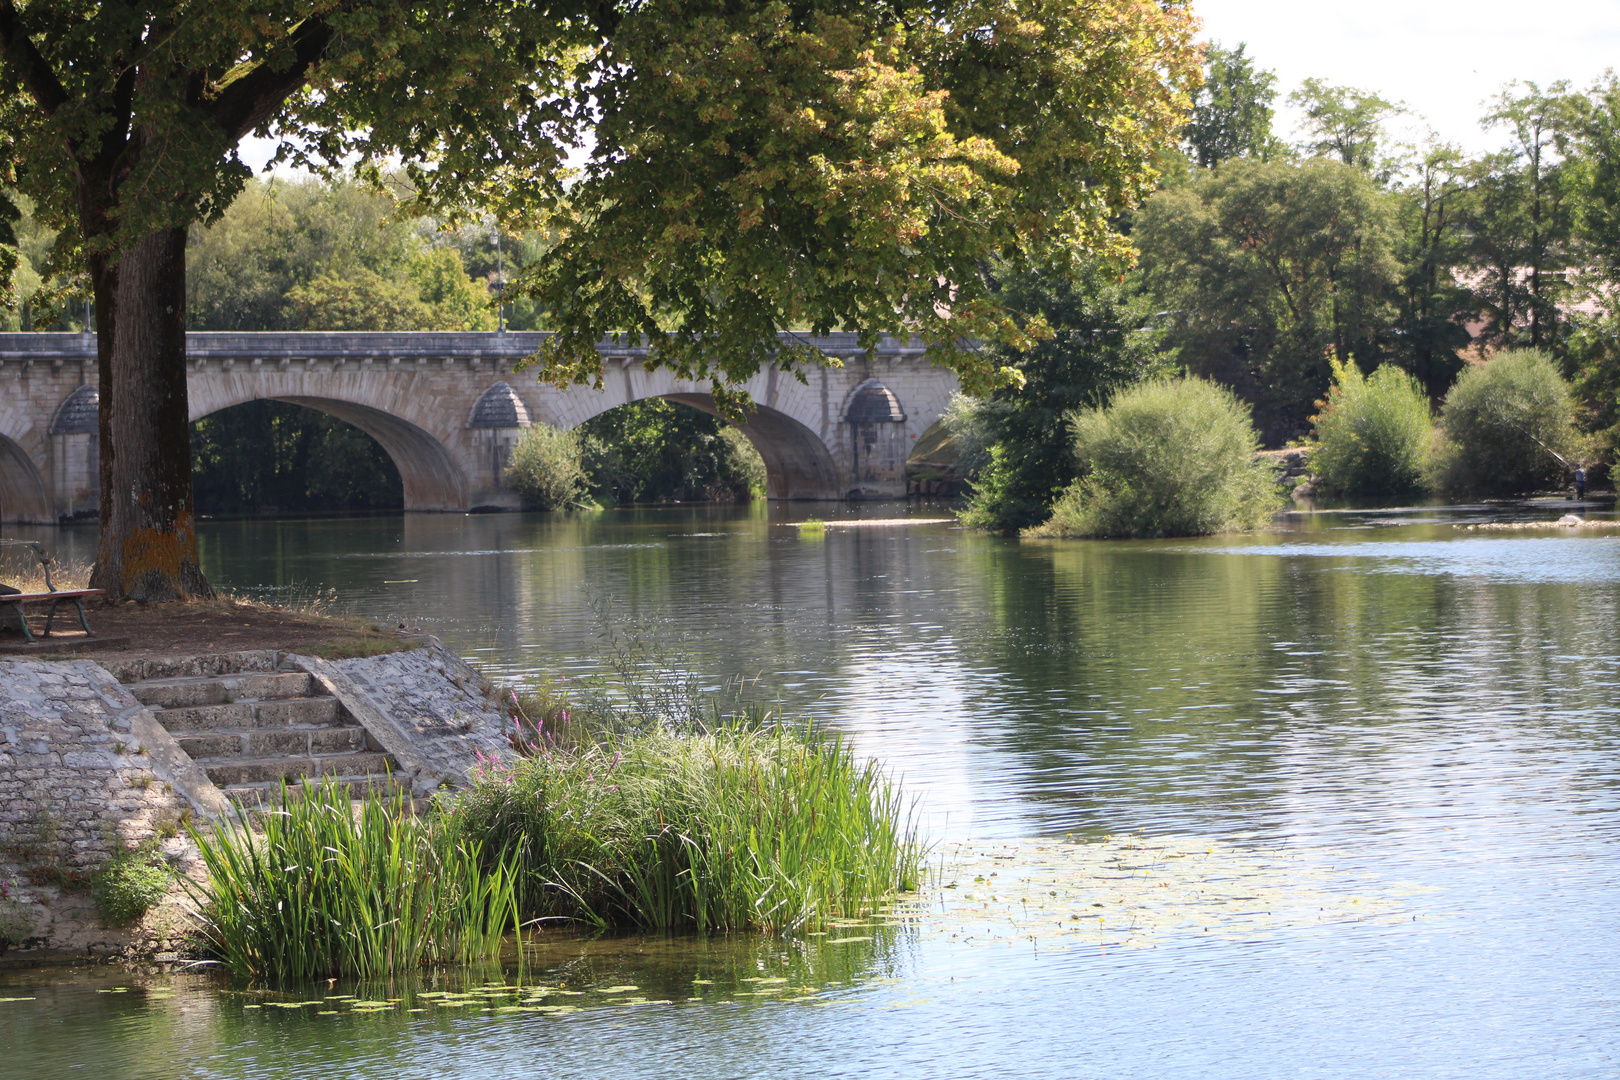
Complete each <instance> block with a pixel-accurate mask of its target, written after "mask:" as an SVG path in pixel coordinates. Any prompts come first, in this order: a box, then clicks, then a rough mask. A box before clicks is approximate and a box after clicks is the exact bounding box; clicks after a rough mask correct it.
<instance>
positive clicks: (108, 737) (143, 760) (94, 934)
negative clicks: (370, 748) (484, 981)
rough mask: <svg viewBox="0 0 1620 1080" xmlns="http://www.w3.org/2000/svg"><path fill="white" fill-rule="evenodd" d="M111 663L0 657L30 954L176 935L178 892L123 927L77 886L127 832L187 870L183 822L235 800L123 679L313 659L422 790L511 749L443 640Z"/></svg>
mask: <svg viewBox="0 0 1620 1080" xmlns="http://www.w3.org/2000/svg"><path fill="white" fill-rule="evenodd" d="M109 667H110V668H111V669H112V670H108V667H103V666H102V665H100V664H98V663H96V662H95V661H94V660H89V659H82V660H19V659H0V938H4V936H5V935H6V934H7V933H14V932H15V928H16V927H17V926H19V925H24V926H26V927H27V928H28V929H27V934H26V935H25V936H26V937H27V938H28V939H29V944H31V945H32V946H34V947H35V950H34V951H35V952H36V953H37V952H40V951H41V950H43V951H44V952H46V953H47V954H48V953H55V954H58V955H60V954H64V953H65V954H68V955H79V956H83V955H86V954H90V955H117V954H119V953H128V952H129V951H130V950H132V949H134V950H136V951H142V952H146V953H151V952H153V951H159V950H161V949H164V948H168V947H170V946H171V944H172V942H173V941H174V940H176V939H177V938H178V937H179V936H181V935H182V934H183V932H184V929H185V921H186V913H185V910H184V909H185V908H186V903H185V901H184V899H183V897H182V896H181V895H180V894H179V893H178V891H177V893H176V895H175V896H174V897H171V900H170V902H168V903H166V904H165V905H164V907H163V908H162V909H160V910H159V911H157V912H155V913H154V914H153V915H149V916H148V917H147V918H146V919H143V920H142V922H141V923H140V924H138V925H137V926H136V927H135V928H131V929H125V930H117V929H109V928H104V927H99V926H97V925H96V923H95V913H94V909H93V906H92V905H91V904H90V900H89V896H88V894H87V893H86V892H85V891H84V884H85V882H86V881H87V880H88V878H89V876H90V875H91V874H93V873H94V872H95V871H96V870H97V869H99V868H100V867H101V866H102V865H103V864H105V863H106V861H107V859H108V858H109V857H110V856H112V855H113V854H114V853H115V851H116V850H117V849H118V848H119V847H120V846H122V847H126V848H127V847H132V846H134V845H137V844H139V843H141V842H142V841H146V840H149V839H151V838H153V837H156V838H157V840H158V841H159V843H160V846H161V848H162V850H163V851H164V853H165V854H166V855H168V856H169V857H170V859H171V861H173V862H174V863H175V864H176V866H177V868H178V869H179V870H180V871H181V872H182V873H196V872H197V871H198V866H197V852H196V849H195V848H194V847H193V846H192V845H191V843H190V841H189V840H188V839H187V838H186V837H185V835H184V831H183V828H182V826H183V824H184V822H185V821H186V820H188V819H193V818H194V819H198V820H202V819H207V818H213V817H217V816H219V815H221V814H224V813H228V812H230V811H231V807H230V804H229V803H228V802H227V801H226V799H225V797H224V796H223V795H222V794H221V793H220V791H219V789H218V788H216V787H215V786H214V784H213V783H212V782H210V781H209V779H208V777H207V775H206V774H205V773H204V772H203V770H202V768H201V767H200V766H198V765H197V764H196V763H195V762H194V761H192V759H191V758H190V757H189V756H188V755H187V754H186V753H185V751H184V750H182V749H181V748H180V745H179V744H178V743H177V742H176V741H175V740H174V738H173V737H172V736H170V735H169V733H168V732H167V731H166V730H164V729H163V727H162V726H161V725H160V724H159V723H158V722H157V720H156V719H155V718H154V717H153V715H152V713H151V712H150V711H149V710H148V709H146V708H145V707H144V706H142V705H141V704H140V703H139V702H138V701H136V700H135V699H134V697H132V696H131V695H130V693H129V692H128V690H126V689H125V688H124V687H123V686H122V685H121V684H120V682H119V679H127V680H130V681H139V680H142V679H151V678H177V677H187V676H192V677H196V676H215V675H222V674H229V673H235V672H242V671H277V670H282V671H286V670H290V669H300V670H304V671H308V672H309V673H310V674H312V675H314V676H315V677H316V678H317V679H318V680H320V682H321V683H322V685H324V686H325V687H326V689H327V691H328V693H331V694H333V695H334V696H335V697H337V698H338V699H339V701H340V702H341V703H342V704H343V706H344V707H345V708H346V709H348V711H349V713H350V715H352V716H353V717H354V718H355V719H356V720H357V721H359V722H360V723H361V724H362V725H363V726H364V727H365V728H366V730H367V732H368V733H369V734H370V735H371V737H372V738H374V739H376V741H377V742H378V743H379V744H381V745H382V747H383V748H384V749H386V750H388V751H389V752H390V753H392V754H393V755H394V758H395V760H397V761H398V762H399V764H400V767H401V770H402V775H401V776H400V777H399V778H400V779H402V780H403V779H406V778H407V777H408V778H409V782H410V786H411V788H412V790H413V793H414V794H416V795H425V794H427V793H429V792H431V791H434V790H436V789H439V788H444V787H459V786H462V785H464V784H466V783H468V782H469V780H470V779H471V773H472V771H473V769H474V768H475V767H476V766H477V764H478V760H479V757H480V756H483V757H486V758H488V757H507V756H509V755H510V754H511V753H512V750H511V747H510V744H509V742H508V740H507V738H506V732H505V724H506V723H507V719H506V715H505V710H504V709H503V708H502V707H501V704H500V702H499V701H498V700H497V699H496V697H495V691H494V688H493V687H492V686H491V685H490V683H489V682H488V680H486V679H485V678H484V677H483V676H481V675H479V674H478V672H476V671H475V670H473V668H472V667H470V666H469V665H468V664H467V663H466V662H465V661H463V660H462V659H461V658H460V657H458V656H456V655H455V654H454V653H453V652H451V651H450V650H449V649H447V648H446V647H445V646H444V644H443V643H442V642H440V641H439V640H438V639H436V638H428V639H426V642H425V644H424V646H423V647H421V648H418V649H412V650H410V651H408V652H399V653H389V654H385V655H382V656H373V657H363V658H356V659H349V660H321V659H318V658H316V657H308V656H295V655H291V654H286V653H276V652H250V653H239V654H223V655H218V656H199V657H190V658H185V659H180V660H175V659H168V658H164V659H161V660H151V661H146V660H133V661H120V662H116V663H112V664H109ZM115 676H116V677H115ZM4 951H5V943H4V941H3V940H0V952H4Z"/></svg>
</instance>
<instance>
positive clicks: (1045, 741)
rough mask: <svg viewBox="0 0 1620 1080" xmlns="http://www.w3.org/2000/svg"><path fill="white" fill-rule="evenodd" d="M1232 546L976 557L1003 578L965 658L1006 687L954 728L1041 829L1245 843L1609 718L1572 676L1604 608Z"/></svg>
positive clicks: (1558, 596)
mask: <svg viewBox="0 0 1620 1080" xmlns="http://www.w3.org/2000/svg"><path fill="white" fill-rule="evenodd" d="M1234 543H1236V544H1247V543H1249V541H1235V542H1234V541H1231V540H1215V541H1209V542H1203V543H1199V544H1182V545H1175V546H1174V547H1169V546H1166V545H1133V544H1102V543H1076V544H1059V545H1052V546H1049V547H1036V546H1034V545H1024V546H1023V547H1021V548H1020V549H1018V550H1017V551H1016V552H1015V553H1008V552H999V553H990V554H989V555H988V556H987V558H988V560H989V562H990V563H992V564H994V563H996V562H1000V563H1002V564H1003V565H1000V566H996V565H987V566H986V568H985V570H984V572H983V573H982V574H981V575H980V576H981V577H982V578H983V580H984V581H986V582H987V588H988V590H989V598H988V599H989V602H988V603H987V604H986V609H987V611H988V612H989V613H990V614H991V615H992V618H993V622H994V625H995V630H994V632H992V633H989V634H986V635H984V636H983V637H981V638H980V639H979V640H978V641H977V642H976V643H975V644H974V645H973V646H971V647H970V646H966V645H964V648H965V649H966V650H967V651H968V652H970V653H971V654H973V655H976V656H978V657H980V658H981V659H982V661H983V662H985V663H987V664H989V665H992V666H994V667H997V668H999V669H1000V670H1001V671H1002V672H1003V673H1004V680H1003V681H1002V682H1000V683H998V684H996V685H995V688H994V690H993V691H992V692H991V693H992V694H993V698H992V699H986V700H978V701H975V700H971V699H970V701H969V703H968V708H969V709H981V710H983V713H984V714H985V715H990V716H994V717H996V722H995V723H991V724H986V725H984V727H983V728H982V731H981V735H980V737H981V738H982V739H984V740H986V741H989V742H991V743H995V744H999V745H1001V746H1003V747H1005V748H1006V749H1009V750H1014V751H1016V752H1017V753H1019V754H1021V755H1022V764H1021V770H1022V772H1023V781H1022V792H1023V794H1024V795H1025V796H1026V797H1028V798H1030V799H1032V800H1034V801H1036V802H1038V803H1041V804H1044V805H1045V806H1046V807H1047V808H1048V810H1047V814H1046V817H1047V820H1049V821H1050V822H1051V823H1052V827H1054V828H1076V827H1080V828H1083V827H1086V826H1087V825H1088V824H1089V825H1092V826H1094V827H1095V828H1096V829H1097V830H1098V831H1108V830H1111V829H1119V828H1123V827H1131V826H1133V825H1137V824H1143V823H1152V822H1155V821H1158V820H1161V819H1162V818H1163V817H1165V816H1169V817H1175V816H1176V815H1177V814H1182V813H1185V812H1192V813H1194V814H1196V815H1199V816H1200V817H1201V818H1202V819H1203V820H1205V821H1209V820H1212V819H1214V820H1222V819H1224V820H1227V821H1229V822H1231V823H1233V824H1234V825H1240V824H1245V823H1246V824H1249V825H1255V824H1258V823H1260V822H1262V821H1265V820H1267V817H1268V814H1269V813H1270V812H1271V811H1272V810H1275V809H1277V808H1279V807H1281V806H1284V805H1286V804H1289V803H1293V802H1296V801H1298V800H1299V799H1300V798H1301V797H1302V793H1305V792H1308V791H1312V790H1314V791H1317V792H1318V793H1320V792H1321V791H1322V790H1325V789H1326V788H1327V787H1331V786H1342V787H1344V788H1346V789H1347V790H1348V789H1351V788H1354V789H1356V791H1357V792H1358V797H1365V794H1366V792H1367V791H1368V790H1370V787H1369V786H1372V787H1376V784H1377V780H1376V777H1377V776H1378V775H1379V773H1380V771H1381V770H1390V771H1391V774H1393V772H1394V771H1396V770H1399V769H1400V768H1401V767H1402V763H1403V760H1404V759H1407V758H1409V757H1410V756H1411V755H1412V754H1413V753H1421V752H1424V751H1425V750H1426V747H1427V745H1432V744H1434V743H1435V742H1437V741H1445V740H1453V741H1457V740H1461V741H1465V742H1466V741H1468V740H1471V739H1475V738H1483V737H1486V733H1485V729H1488V728H1490V726H1492V725H1496V726H1497V727H1498V728H1500V729H1501V732H1502V733H1504V734H1507V733H1512V732H1521V733H1522V732H1523V731H1524V726H1525V725H1526V724H1529V725H1532V726H1534V727H1536V728H1538V729H1541V730H1543V731H1545V732H1547V733H1550V734H1553V735H1554V737H1560V738H1561V737H1564V734H1569V735H1574V734H1575V732H1576V728H1577V727H1578V725H1575V724H1569V725H1566V726H1565V729H1564V730H1562V731H1561V730H1560V725H1561V723H1563V722H1562V721H1560V720H1559V719H1558V717H1559V716H1560V715H1563V716H1565V717H1566V718H1567V717H1568V716H1569V715H1570V714H1589V713H1590V712H1591V710H1593V709H1600V708H1602V707H1603V706H1602V703H1601V701H1600V700H1599V695H1597V691H1596V689H1595V686H1594V684H1593V683H1592V682H1591V681H1589V680H1587V679H1584V678H1582V677H1580V675H1579V671H1580V667H1581V662H1580V661H1577V660H1574V659H1572V657H1580V656H1584V657H1587V658H1600V657H1602V656H1603V655H1604V653H1605V648H1606V647H1605V646H1604V645H1603V644H1602V643H1603V642H1604V641H1612V640H1613V635H1614V634H1615V633H1616V630H1617V627H1616V626H1615V623H1616V616H1615V614H1614V612H1613V610H1612V605H1609V604H1605V603H1604V602H1602V600H1601V598H1598V597H1591V598H1587V599H1585V600H1584V601H1583V600H1582V599H1580V598H1579V596H1578V592H1577V590H1575V589H1574V588H1573V587H1571V586H1567V585H1561V584H1543V583H1534V584H1531V583H1522V582H1503V581H1500V580H1490V579H1487V578H1484V577H1477V578H1470V577H1462V576H1451V575H1439V574H1432V575H1431V574H1421V573H1389V572H1379V570H1380V568H1379V567H1376V566H1372V565H1369V560H1367V559H1363V558H1355V557H1353V556H1352V555H1351V553H1350V552H1349V551H1348V550H1347V552H1346V557H1345V558H1342V559H1340V558H1335V557H1309V558H1306V557H1287V556H1274V555H1270V554H1266V553H1264V550H1263V549H1262V548H1252V549H1250V550H1249V551H1248V552H1247V553H1236V552H1234V553H1223V552H1220V551H1217V550H1208V549H1215V548H1220V547H1231V546H1233V545H1234ZM1201 549H1204V550H1201ZM1464 756H1466V753H1465V755H1464ZM1305 801H1307V802H1309V801H1311V798H1310V797H1309V796H1305ZM1178 807H1179V808H1180V809H1177V808H1178ZM1179 820H1185V819H1184V818H1181V819H1179Z"/></svg>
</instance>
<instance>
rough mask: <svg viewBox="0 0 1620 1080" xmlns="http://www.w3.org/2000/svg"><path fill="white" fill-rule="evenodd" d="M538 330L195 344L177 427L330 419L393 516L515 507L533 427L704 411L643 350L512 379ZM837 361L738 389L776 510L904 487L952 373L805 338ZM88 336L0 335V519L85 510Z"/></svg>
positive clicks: (91, 359)
mask: <svg viewBox="0 0 1620 1080" xmlns="http://www.w3.org/2000/svg"><path fill="white" fill-rule="evenodd" d="M545 337H546V335H545V334H540V333H193V334H190V335H188V338H187V344H186V348H187V363H188V364H189V366H190V378H189V381H188V391H189V395H190V403H191V417H192V419H193V420H196V419H200V418H201V417H204V416H207V415H209V414H211V413H215V412H218V411H220V410H221V409H228V408H230V407H231V406H233V405H240V404H242V403H243V402H247V401H252V400H255V399H258V398H269V399H272V400H276V401H288V402H293V403H295V404H298V405H305V406H308V407H309V408H312V409H318V410H321V411H322V412H327V413H330V414H332V415H334V416H336V417H338V418H340V419H342V420H346V421H348V422H349V423H351V424H353V425H355V426H356V427H358V428H360V429H361V430H362V431H364V432H366V433H367V434H368V435H370V436H371V437H372V438H374V439H376V440H377V442H378V443H379V444H381V446H382V447H383V449H384V450H386V451H387V452H388V454H389V456H390V457H392V458H393V460H394V463H395V464H396V465H397V466H398V467H399V473H400V477H401V479H402V481H403V483H404V489H405V490H404V495H405V509H406V510H421V511H467V510H473V509H481V508H487V509H515V508H516V507H517V499H516V497H515V496H514V494H513V493H512V491H511V490H510V488H509V487H508V486H507V485H506V484H505V482H504V481H503V478H502V472H503V470H504V468H505V465H506V461H507V459H508V457H509V456H510V453H511V448H512V446H513V444H515V443H516V441H517V440H518V438H520V437H521V436H522V432H523V429H524V428H526V427H528V426H530V425H531V424H533V423H541V422H543V423H547V424H552V425H554V426H560V427H564V428H573V427H576V426H578V425H579V424H582V423H584V422H585V421H586V420H589V419H590V418H591V417H593V416H596V415H597V414H599V413H602V412H605V411H607V410H608V409H612V408H615V407H616V406H619V405H624V404H627V403H629V402H633V401H640V400H642V399H645V398H653V397H658V398H665V399H668V400H671V401H678V402H682V403H684V404H687V405H691V406H694V407H696V408H698V409H702V410H704V411H705V412H710V413H712V412H714V411H715V409H714V399H713V398H712V397H711V396H710V395H709V393H708V387H707V385H706V384H702V383H693V382H685V381H681V380H678V379H675V378H674V377H673V376H671V375H670V374H669V373H668V372H665V371H648V370H646V368H645V360H646V356H647V353H646V350H645V348H639V347H631V346H629V345H624V344H616V343H614V342H611V341H608V342H603V343H602V345H601V352H602V357H603V382H604V386H603V388H602V389H601V390H596V389H593V388H590V387H580V386H576V387H570V388H568V389H563V390H559V389H557V388H555V387H552V386H547V385H543V384H541V383H540V382H538V381H537V379H536V378H535V374H534V372H533V370H532V369H531V370H528V371H522V372H514V365H515V364H517V363H518V362H519V361H520V360H522V359H523V358H524V357H526V356H529V355H531V354H532V353H533V352H534V351H535V350H536V349H538V348H539V347H540V344H541V342H542V341H543V340H544V339H545ZM809 341H810V343H811V344H813V345H814V346H816V347H817V348H819V349H820V350H821V351H822V352H823V353H825V354H826V355H828V356H830V357H833V358H836V359H837V360H839V361H841V362H842V364H843V366H842V367H835V368H823V369H820V370H815V371H811V372H809V373H808V376H807V378H808V381H807V382H805V383H801V382H799V381H798V380H797V379H796V378H794V377H793V376H791V375H788V374H785V373H783V372H781V371H780V370H778V369H777V368H775V367H774V366H772V367H768V368H766V369H765V370H764V371H761V372H760V373H759V374H758V375H756V376H755V377H754V378H753V379H751V380H749V381H748V382H747V383H746V384H744V389H745V390H746V391H747V393H748V395H749V396H750V397H751V398H752V399H753V401H754V402H755V408H754V410H753V412H752V413H751V414H750V416H749V418H748V420H747V422H746V423H744V424H742V425H740V427H741V430H742V431H743V433H744V434H745V435H747V436H748V438H749V441H750V442H752V443H753V445H754V446H755V447H756V448H757V449H758V450H759V452H760V455H761V456H762V457H763V458H764V459H765V468H766V472H767V475H768V480H767V484H768V488H769V494H770V497H771V498H775V499H827V500H830V499H881V498H899V497H903V496H904V495H905V493H906V486H905V460H906V457H907V456H908V454H909V453H910V449H911V445H912V443H913V442H914V441H915V440H916V439H917V438H918V437H919V436H921V435H922V434H923V433H924V432H925V431H927V429H928V428H929V427H931V426H932V425H933V424H934V423H935V422H936V421H937V420H938V419H939V418H940V416H941V415H942V414H943V413H944V411H945V408H946V406H947V405H948V403H949V401H950V398H951V395H952V393H954V392H955V390H956V389H957V385H958V383H957V379H956V376H955V375H954V374H953V373H952V372H950V371H948V370H946V369H944V368H940V367H937V366H935V365H933V364H931V363H930V362H929V361H928V359H927V358H926V356H925V355H924V353H923V348H922V346H921V344H920V343H916V342H911V341H905V340H901V339H896V338H884V339H883V341H882V343H881V345H880V347H879V349H878V352H877V356H876V357H875V358H874V359H870V360H869V359H868V358H867V356H866V355H865V353H864V352H863V351H862V350H861V349H860V347H859V345H858V344H857V342H856V339H855V335H853V334H835V335H830V336H827V337H821V338H813V339H809ZM96 400H97V399H96V362H95V338H94V337H93V336H92V335H89V334H0V521H4V522H36V523H48V522H54V521H59V520H63V519H70V518H72V517H74V516H78V515H85V514H89V513H93V512H94V510H95V508H96V505H97V499H98V495H97V468H96V461H97V446H96V438H97V435H96V431H95V409H96Z"/></svg>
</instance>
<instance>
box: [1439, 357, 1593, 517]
mask: <svg viewBox="0 0 1620 1080" xmlns="http://www.w3.org/2000/svg"><path fill="white" fill-rule="evenodd" d="M1440 434H1441V438H1440V440H1439V442H1438V445H1437V447H1436V450H1435V457H1434V461H1433V465H1432V469H1431V475H1432V478H1433V479H1432V482H1433V484H1434V486H1435V487H1437V488H1439V489H1440V490H1442V491H1445V492H1448V493H1454V494H1472V495H1518V494H1524V493H1527V492H1533V491H1545V490H1548V489H1552V488H1558V487H1562V486H1563V485H1564V484H1565V482H1566V480H1567V478H1568V476H1569V473H1570V471H1571V470H1572V469H1573V468H1574V465H1573V462H1574V461H1575V460H1576V459H1577V458H1578V457H1579V456H1580V454H1581V450H1582V446H1581V437H1580V435H1579V433H1578V432H1577V431H1576V430H1575V403H1574V400H1573V397H1572V395H1571V393H1570V388H1569V383H1567V382H1566V381H1564V377H1563V376H1562V375H1561V374H1559V371H1558V367H1557V365H1556V364H1555V363H1554V362H1553V360H1552V358H1551V357H1549V356H1548V355H1547V354H1546V353H1544V352H1541V351H1539V350H1536V349H1505V350H1503V351H1502V352H1499V353H1497V354H1496V355H1495V356H1492V357H1491V358H1490V359H1489V360H1487V361H1486V362H1485V363H1483V364H1474V365H1470V366H1469V367H1467V368H1464V369H1463V372H1462V374H1461V375H1459V376H1458V377H1457V381H1456V383H1454V384H1453V385H1452V387H1451V390H1450V392H1449V393H1447V394H1446V401H1445V406H1444V408H1442V409H1441V412H1440Z"/></svg>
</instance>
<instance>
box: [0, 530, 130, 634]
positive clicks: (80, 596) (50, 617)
mask: <svg viewBox="0 0 1620 1080" xmlns="http://www.w3.org/2000/svg"><path fill="white" fill-rule="evenodd" d="M0 544H5V545H8V546H15V547H25V548H28V549H29V550H31V551H32V552H33V553H34V557H35V558H37V559H38V560H39V565H40V568H41V569H43V570H44V571H45V588H46V590H47V591H46V592H35V593H25V592H0V605H5V604H10V605H11V610H12V611H13V612H14V613H15V614H16V616H17V627H18V629H20V630H21V631H22V635H23V639H24V640H25V641H27V642H28V643H29V644H30V645H32V644H33V643H34V641H35V638H34V632H33V631H32V630H30V629H28V618H27V616H25V615H24V614H23V605H24V604H49V605H51V608H50V610H49V611H47V612H46V613H45V632H44V633H42V634H40V635H39V636H40V637H50V636H51V624H52V623H54V622H55V621H56V606H57V605H58V604H62V603H68V602H71V603H72V604H73V607H74V609H75V610H77V611H78V613H79V625H80V626H82V627H84V634H85V636H86V637H95V636H96V634H95V631H93V630H91V629H90V620H89V619H87V618H85V617H84V598H85V597H87V596H100V595H101V594H102V593H103V592H104V591H105V590H102V589H58V588H57V587H56V586H55V585H53V584H51V560H50V557H49V556H47V555H46V554H45V549H44V547H43V546H41V545H40V544H39V542H38V541H35V540H0Z"/></svg>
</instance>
